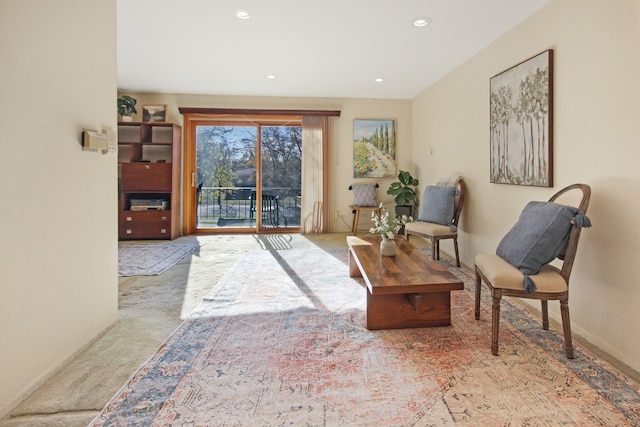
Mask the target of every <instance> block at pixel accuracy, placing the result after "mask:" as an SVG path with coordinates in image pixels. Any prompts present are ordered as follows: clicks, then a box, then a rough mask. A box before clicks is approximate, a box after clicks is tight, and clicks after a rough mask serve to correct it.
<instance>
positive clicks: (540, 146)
mask: <svg viewBox="0 0 640 427" xmlns="http://www.w3.org/2000/svg"><path fill="white" fill-rule="evenodd" d="M490 92H491V95H490V130H491V146H490V176H491V182H492V183H498V184H516V185H530V186H536V187H553V109H552V107H553V50H546V51H544V52H542V53H540V54H538V55H536V56H534V57H532V58H530V59H527V60H526V61H524V62H522V63H520V64H518V65H516V66H514V67H512V68H509V69H508V70H506V71H503V72H502V73H500V74H498V75H496V76H494V77H492V78H491V80H490Z"/></svg>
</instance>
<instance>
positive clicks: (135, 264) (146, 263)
mask: <svg viewBox="0 0 640 427" xmlns="http://www.w3.org/2000/svg"><path fill="white" fill-rule="evenodd" d="M200 245H201V244H200V243H199V242H158V243H120V244H119V245H118V276H152V275H156V274H160V273H162V272H164V271H166V270H167V269H169V268H170V267H172V266H173V265H174V264H176V263H177V262H179V261H180V260H181V259H182V258H184V257H186V256H187V255H189V254H190V253H192V252H193V251H195V250H196V249H198V248H199V247H200Z"/></svg>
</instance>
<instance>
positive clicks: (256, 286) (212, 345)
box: [91, 249, 640, 426]
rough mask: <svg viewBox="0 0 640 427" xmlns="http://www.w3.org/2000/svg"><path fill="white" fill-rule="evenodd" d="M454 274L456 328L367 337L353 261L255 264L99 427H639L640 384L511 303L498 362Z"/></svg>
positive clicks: (180, 333)
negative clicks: (568, 349)
mask: <svg viewBox="0 0 640 427" xmlns="http://www.w3.org/2000/svg"><path fill="white" fill-rule="evenodd" d="M443 262H444V261H443ZM449 269H450V270H451V271H452V272H454V274H457V275H458V276H459V277H461V278H462V279H463V280H464V281H465V284H466V287H467V289H466V290H464V291H455V292H452V323H453V324H452V326H450V327H440V328H420V329H403V330H389V331H369V330H367V329H366V328H365V327H364V325H365V313H364V307H365V306H364V304H365V292H366V289H365V288H364V287H363V286H362V285H361V283H359V282H357V281H355V280H352V279H350V278H349V277H348V272H347V267H346V252H343V251H340V252H324V251H322V250H319V249H310V250H283V251H260V252H250V253H248V254H247V255H245V256H244V257H243V258H242V259H241V260H240V261H239V262H238V263H237V264H236V265H235V266H234V267H233V268H232V269H231V271H230V272H229V274H228V275H227V276H226V277H225V278H224V279H223V280H222V281H221V283H219V285H218V286H217V287H216V289H215V290H214V291H213V292H212V293H211V295H210V296H209V297H208V298H207V299H206V300H205V301H204V302H203V304H202V305H201V306H200V307H199V308H198V309H197V310H195V311H194V313H193V315H192V318H190V319H188V320H186V321H185V322H184V323H183V324H182V326H180V327H179V328H178V329H177V330H176V331H175V332H174V333H173V335H171V336H170V337H169V338H168V339H167V341H166V343H165V344H164V345H163V346H162V347H161V348H160V349H159V350H158V352H157V353H156V354H155V355H154V356H153V357H152V358H151V359H150V360H149V361H148V362H147V363H145V364H144V365H143V366H142V367H141V368H140V370H139V371H138V372H137V373H136V374H135V375H134V376H133V377H132V378H131V379H130V380H129V382H128V383H127V384H125V385H124V387H123V388H122V389H121V390H120V391H119V392H118V393H117V394H116V396H114V397H113V399H112V401H111V402H110V403H109V404H108V405H107V406H106V407H105V409H104V411H103V412H102V414H100V416H98V417H97V418H96V419H95V420H94V422H93V423H92V424H91V426H275V425H295V426H335V425H348V426H446V425H469V426H495V425H502V426H511V425H512V426H521V425H531V426H537V425H545V426H561V425H574V426H595V425H601V426H614V425H616V426H631V425H640V392H639V391H640V388H639V386H638V384H636V383H634V382H633V381H631V380H629V379H627V378H625V377H624V376H623V375H621V374H620V373H619V372H617V371H616V370H615V369H613V368H612V367H611V366H609V365H608V364H606V363H604V362H603V361H601V360H598V359H597V358H596V357H595V356H593V355H592V354H590V353H589V352H588V351H587V350H585V349H584V348H582V347H581V346H579V345H576V348H575V350H576V358H575V359H574V360H568V359H566V357H565V356H564V351H563V339H562V336H561V334H559V333H558V332H557V331H543V330H542V328H541V326H540V322H539V320H538V319H532V318H531V317H530V316H529V315H528V314H527V313H526V312H524V311H522V310H520V309H518V308H516V307H514V306H512V305H510V304H508V302H506V301H503V309H502V315H503V318H502V319H503V320H502V322H501V335H500V356H499V357H494V356H492V355H491V351H490V348H489V346H490V339H491V324H490V311H489V308H488V306H487V305H485V304H483V310H484V311H483V314H482V320H480V321H476V320H475V319H474V316H473V292H472V277H471V276H470V275H469V274H468V273H467V272H465V271H462V270H460V269H456V268H455V267H451V266H449ZM484 294H485V295H487V294H488V292H484Z"/></svg>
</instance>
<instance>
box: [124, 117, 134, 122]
mask: <svg viewBox="0 0 640 427" xmlns="http://www.w3.org/2000/svg"><path fill="white" fill-rule="evenodd" d="M122 121H123V122H132V121H133V117H131V116H122Z"/></svg>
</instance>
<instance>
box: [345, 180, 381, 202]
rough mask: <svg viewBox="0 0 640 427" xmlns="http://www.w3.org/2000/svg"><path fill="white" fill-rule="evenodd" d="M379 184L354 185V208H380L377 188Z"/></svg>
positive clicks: (352, 188) (352, 187)
mask: <svg viewBox="0 0 640 427" xmlns="http://www.w3.org/2000/svg"><path fill="white" fill-rule="evenodd" d="M377 186H378V184H375V183H373V184H353V185H352V186H351V190H353V206H378V198H377V197H376V187H377Z"/></svg>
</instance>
